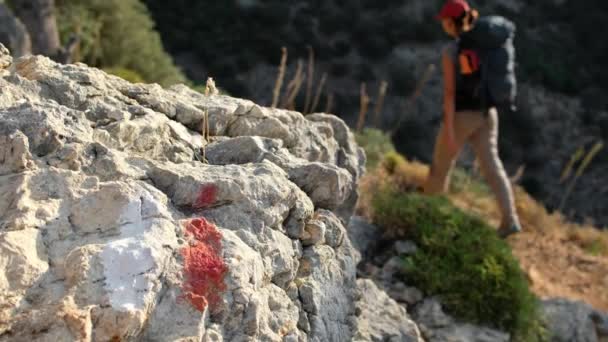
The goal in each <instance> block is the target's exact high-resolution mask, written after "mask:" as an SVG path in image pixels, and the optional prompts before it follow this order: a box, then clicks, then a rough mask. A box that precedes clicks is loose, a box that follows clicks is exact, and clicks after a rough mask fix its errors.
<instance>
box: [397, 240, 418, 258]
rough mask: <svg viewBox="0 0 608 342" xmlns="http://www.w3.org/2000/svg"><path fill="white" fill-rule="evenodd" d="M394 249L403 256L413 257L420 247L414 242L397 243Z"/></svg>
mask: <svg viewBox="0 0 608 342" xmlns="http://www.w3.org/2000/svg"><path fill="white" fill-rule="evenodd" d="M394 248H395V251H396V252H397V253H399V254H401V255H413V254H416V252H417V251H418V246H416V244H415V243H414V242H412V241H397V242H395V247H394Z"/></svg>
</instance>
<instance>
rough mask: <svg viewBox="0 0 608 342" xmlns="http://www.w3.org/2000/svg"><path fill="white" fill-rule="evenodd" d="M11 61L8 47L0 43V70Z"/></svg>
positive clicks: (6, 66)
mask: <svg viewBox="0 0 608 342" xmlns="http://www.w3.org/2000/svg"><path fill="white" fill-rule="evenodd" d="M0 6H1V4H0ZM11 63H13V57H11V54H10V52H9V51H8V49H7V48H6V47H5V46H4V45H2V43H0V70H2V69H6V68H8V67H9V66H10V65H11Z"/></svg>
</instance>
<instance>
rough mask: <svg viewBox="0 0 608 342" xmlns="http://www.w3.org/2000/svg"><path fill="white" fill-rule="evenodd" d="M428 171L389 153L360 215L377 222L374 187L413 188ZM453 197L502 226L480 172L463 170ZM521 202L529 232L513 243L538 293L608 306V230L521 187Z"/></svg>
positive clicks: (373, 175)
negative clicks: (571, 216)
mask: <svg viewBox="0 0 608 342" xmlns="http://www.w3.org/2000/svg"><path fill="white" fill-rule="evenodd" d="M427 173H428V166H427V165H424V164H422V163H418V162H411V161H408V160H406V159H404V158H402V157H400V156H398V155H396V154H394V153H389V154H388V155H386V157H384V159H382V161H380V163H379V164H378V167H377V168H373V169H371V171H370V172H369V173H368V174H366V175H365V176H364V177H363V179H362V181H361V193H362V194H363V197H362V199H361V201H360V202H359V206H358V213H359V214H361V215H363V216H364V217H367V218H368V219H369V220H372V217H373V215H372V214H373V211H372V209H371V204H370V201H371V199H372V196H374V195H373V194H374V193H375V191H376V190H374V189H379V188H382V186H383V184H394V185H395V186H396V187H397V188H398V189H401V190H402V191H413V190H415V189H419V188H420V187H421V186H422V184H423V182H424V180H425V179H426V175H427ZM447 197H448V198H449V199H450V200H451V202H452V203H454V204H455V205H456V206H457V207H459V208H461V209H462V210H464V211H466V212H468V213H472V214H475V215H478V216H479V217H481V218H483V219H484V220H485V221H487V222H488V223H490V224H491V225H493V226H494V227H496V226H498V224H499V222H500V212H499V210H498V208H497V205H496V203H495V201H494V198H493V195H492V193H491V191H490V190H489V189H488V187H487V186H486V185H485V183H484V182H483V180H482V179H480V176H479V175H469V174H467V173H466V172H464V171H463V170H458V171H457V172H456V174H455V175H454V179H453V183H452V186H451V191H450V193H449V194H448V196H447ZM516 205H517V210H518V212H519V215H520V218H521V220H522V226H523V229H524V231H523V233H521V234H516V235H514V236H512V237H510V238H509V240H508V242H509V245H510V246H511V248H512V250H513V253H514V255H515V256H516V257H517V258H518V259H519V262H520V264H521V267H522V269H523V270H524V271H525V272H526V274H527V277H528V280H529V282H530V284H531V287H532V289H533V290H534V291H535V292H536V294H537V295H538V296H540V297H541V298H544V297H564V298H570V299H573V300H581V301H584V302H587V303H589V304H591V305H593V306H594V307H596V308H599V309H602V310H608V292H606V286H608V277H607V276H606V275H607V274H608V232H601V231H599V230H598V229H597V228H596V227H593V226H590V225H585V226H583V225H577V224H573V223H570V222H568V221H567V220H565V219H564V218H563V217H562V216H561V215H560V214H557V213H556V214H550V213H548V212H547V211H546V209H545V208H544V207H543V206H542V205H541V204H539V203H538V202H536V201H535V200H534V199H533V198H532V197H531V196H530V195H528V194H527V193H526V192H525V191H524V190H523V189H522V188H521V187H516Z"/></svg>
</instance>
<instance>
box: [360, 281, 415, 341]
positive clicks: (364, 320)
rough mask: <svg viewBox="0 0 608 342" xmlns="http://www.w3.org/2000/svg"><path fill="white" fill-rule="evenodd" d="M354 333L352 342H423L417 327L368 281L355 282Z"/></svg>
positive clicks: (401, 308)
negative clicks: (355, 309)
mask: <svg viewBox="0 0 608 342" xmlns="http://www.w3.org/2000/svg"><path fill="white" fill-rule="evenodd" d="M357 289H358V290H357V294H358V297H359V300H358V301H357V304H356V306H357V311H358V316H357V324H356V325H355V326H356V327H357V330H356V331H355V333H354V337H353V341H357V342H359V341H361V342H363V341H373V342H381V341H394V342H398V341H403V342H410V341H411V342H422V341H423V340H422V337H421V335H420V332H419V331H418V327H417V326H416V324H415V323H414V322H413V321H412V320H411V318H409V316H408V315H407V312H406V311H405V309H404V308H403V307H402V306H400V305H398V304H397V303H396V302H395V301H394V300H392V299H391V298H390V297H389V296H387V295H386V293H384V292H383V291H381V290H379V289H378V287H377V286H376V285H375V284H374V282H373V281H371V280H364V279H359V280H357Z"/></svg>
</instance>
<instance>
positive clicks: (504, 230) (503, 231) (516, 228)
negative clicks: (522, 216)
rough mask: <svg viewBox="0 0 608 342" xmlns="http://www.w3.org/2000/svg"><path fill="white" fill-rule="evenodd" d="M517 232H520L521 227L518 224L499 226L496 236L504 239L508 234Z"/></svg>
mask: <svg viewBox="0 0 608 342" xmlns="http://www.w3.org/2000/svg"><path fill="white" fill-rule="evenodd" d="M519 232H521V227H520V226H519V225H518V224H512V225H511V227H509V228H500V229H499V230H498V236H500V238H501V239H506V238H507V237H509V236H510V235H512V234H517V233H519Z"/></svg>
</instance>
